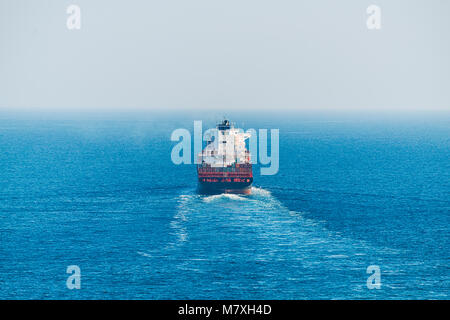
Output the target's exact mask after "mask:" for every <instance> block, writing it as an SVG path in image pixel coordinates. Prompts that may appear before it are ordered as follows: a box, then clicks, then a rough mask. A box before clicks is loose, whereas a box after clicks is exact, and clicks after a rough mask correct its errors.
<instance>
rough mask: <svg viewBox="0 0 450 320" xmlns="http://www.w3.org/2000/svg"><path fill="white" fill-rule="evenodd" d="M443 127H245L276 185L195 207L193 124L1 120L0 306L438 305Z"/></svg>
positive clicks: (443, 287)
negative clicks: (147, 302) (7, 302)
mask: <svg viewBox="0 0 450 320" xmlns="http://www.w3.org/2000/svg"><path fill="white" fill-rule="evenodd" d="M287 119H289V120H287ZM208 121H209V120H208ZM208 121H206V122H205V127H204V128H205V129H206V128H207V127H208V126H207V125H208V124H209V125H211V124H213V123H212V121H209V122H208ZM238 124H239V122H238ZM449 124H450V120H449V119H448V118H447V119H440V120H433V121H431V120H430V121H421V120H415V121H412V122H408V121H398V122H397V121H385V120H379V121H378V120H371V119H365V120H358V119H354V118H352V119H349V120H321V119H320V118H318V119H302V118H300V117H299V118H298V119H293V118H286V119H284V120H283V119H281V120H277V119H275V120H274V119H272V120H271V121H269V120H268V119H264V118H261V119H255V118H250V120H248V119H247V121H246V122H245V125H244V127H245V128H246V129H247V128H279V129H280V168H279V172H278V174H277V175H274V176H261V175H260V174H259V166H255V168H254V173H255V179H254V186H253V189H252V195H249V196H245V195H227V194H222V195H210V196H203V195H199V194H197V193H196V171H195V166H194V165H179V166H177V165H174V164H173V163H172V162H171V160H170V152H171V149H172V147H173V146H174V144H175V143H174V142H171V141H170V134H171V132H172V130H173V129H175V128H179V127H184V128H187V129H189V130H191V131H192V127H193V123H192V121H191V120H187V119H182V118H181V117H180V119H177V120H171V119H169V118H168V117H166V118H163V119H152V118H151V117H149V118H138V119H111V120H99V119H91V120H82V119H79V120H67V119H66V120H61V119H51V120H49V119H40V120H39V119H18V118H8V117H3V118H2V120H0V299H448V298H449V294H450V266H449V262H450V240H449V235H450V227H449V222H450V161H449V159H450V125H449ZM69 265H77V266H79V267H80V269H81V289H79V290H76V289H75V290H69V289H68V288H67V286H66V280H67V277H68V276H69V274H67V273H66V268H67V267H68V266H69ZM371 265H376V266H379V268H380V271H381V288H380V289H372V290H370V289H368V287H367V278H368V277H369V276H370V274H367V272H366V270H367V267H368V266H371Z"/></svg>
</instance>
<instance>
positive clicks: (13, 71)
mask: <svg viewBox="0 0 450 320" xmlns="http://www.w3.org/2000/svg"><path fill="white" fill-rule="evenodd" d="M70 4H77V5H79V6H80V7H81V30H79V31H69V30H67V28H66V19H67V16H68V15H67V14H66V8H67V6H68V5H70ZM371 4H376V5H379V6H380V7H381V10H382V17H381V18H382V20H381V24H382V29H381V30H379V31H373V30H372V31H371V30H368V29H367V27H366V19H367V14H366V8H367V7H368V6H369V5H371ZM193 108H195V109H213V110H223V109H242V110H247V111H248V110H261V109H263V110H264V109H269V110H281V109H289V110H305V109H310V110H318V109H319V110H320V109H333V110H340V109H357V110H365V109H385V110H390V109H393V110H406V111H410V110H417V109H419V110H437V109H438V110H450V1H446V0H431V1H430V0H422V1H419V0H414V1H407V0H403V1H401V0H389V1H387V0H385V1H372V0H367V1H365V0H343V1H335V0H319V1H312V0H309V1H300V0H276V1H275V0H271V1H267V0H220V1H219V0H164V1H163V0H159V1H138V0H131V1H124V0H122V1H115V0H71V1H65V0H0V109H9V110H22V109H28V110H40V109H57V110H84V109H88V110H114V109H145V110H168V109H186V110H187V109H193Z"/></svg>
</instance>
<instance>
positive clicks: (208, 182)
mask: <svg viewBox="0 0 450 320" xmlns="http://www.w3.org/2000/svg"><path fill="white" fill-rule="evenodd" d="M213 132H214V134H212V135H211V137H208V138H207V141H206V147H205V148H204V149H203V150H202V152H201V153H199V154H198V160H197V161H198V162H197V175H198V190H199V192H200V193H205V194H217V193H241V194H250V191H251V185H252V183H253V172H252V164H251V155H250V152H249V151H248V150H247V148H246V145H245V141H246V140H247V139H248V138H250V133H244V132H242V130H240V129H236V128H234V126H233V124H232V123H231V122H230V121H229V120H223V121H222V122H221V123H219V124H218V125H217V129H214V131H213Z"/></svg>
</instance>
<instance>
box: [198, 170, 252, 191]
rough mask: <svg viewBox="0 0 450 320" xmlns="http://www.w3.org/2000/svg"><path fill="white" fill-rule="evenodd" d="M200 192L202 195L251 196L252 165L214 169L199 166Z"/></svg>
mask: <svg viewBox="0 0 450 320" xmlns="http://www.w3.org/2000/svg"><path fill="white" fill-rule="evenodd" d="M197 172H198V190H199V192H200V193H205V194H215V193H240V194H250V192H251V185H252V183H253V173H252V167H251V165H250V164H244V165H241V166H236V167H234V166H233V167H224V168H221V167H220V168H212V167H210V166H200V165H199V166H198V168H197Z"/></svg>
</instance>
